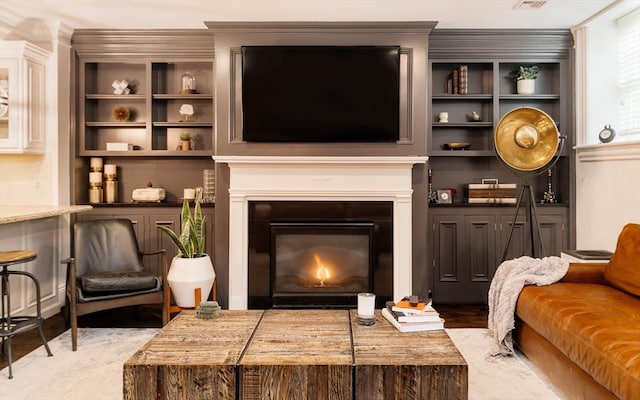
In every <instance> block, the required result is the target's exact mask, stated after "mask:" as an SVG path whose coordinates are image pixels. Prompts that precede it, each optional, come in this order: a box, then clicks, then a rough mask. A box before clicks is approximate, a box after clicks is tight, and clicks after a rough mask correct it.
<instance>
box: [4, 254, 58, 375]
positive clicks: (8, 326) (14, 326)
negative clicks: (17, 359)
mask: <svg viewBox="0 0 640 400" xmlns="http://www.w3.org/2000/svg"><path fill="white" fill-rule="evenodd" d="M35 258H36V253H34V252H33V251H29V250H14V251H0V267H2V271H0V276H1V277H2V285H1V288H2V298H1V299H0V337H2V354H3V355H4V348H5V347H4V342H5V340H6V341H7V344H8V346H7V347H8V350H7V358H8V360H9V379H12V378H13V374H12V372H11V338H12V337H13V336H14V335H17V334H18V333H22V332H25V331H28V330H30V329H33V328H38V331H39V332H40V338H41V339H42V342H43V343H44V348H45V349H46V350H47V355H48V356H49V357H51V356H52V355H53V354H51V350H49V345H48V344H47V339H46V338H45V337H44V332H43V330H42V322H43V320H42V315H41V313H40V283H39V282H38V280H37V279H36V277H35V276H34V275H33V274H31V273H29V272H25V271H9V269H8V267H9V265H13V264H20V263H26V262H29V261H32V260H35ZM10 275H22V276H26V277H28V278H30V279H31V280H32V281H33V283H34V284H35V286H36V316H35V317H34V316H20V315H15V316H11V290H9V276H10Z"/></svg>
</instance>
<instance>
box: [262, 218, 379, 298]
mask: <svg viewBox="0 0 640 400" xmlns="http://www.w3.org/2000/svg"><path fill="white" fill-rule="evenodd" d="M373 227H374V224H373V223H371V222H369V223H367V222H362V223H357V222H356V223H331V222H320V223H306V222H299V223H278V222H274V223H272V224H271V246H270V253H271V254H270V255H271V257H270V261H271V262H270V268H269V269H270V271H271V274H270V275H271V276H270V278H271V279H270V281H271V282H270V283H271V306H272V307H296V306H303V307H308V306H311V307H327V306H352V305H354V304H355V301H354V299H355V295H356V294H357V293H359V292H370V291H372V290H373V285H372V282H373V279H372V278H373V268H372V267H373V256H372V254H373Z"/></svg>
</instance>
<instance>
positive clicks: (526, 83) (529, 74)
mask: <svg viewBox="0 0 640 400" xmlns="http://www.w3.org/2000/svg"><path fill="white" fill-rule="evenodd" d="M538 70H539V68H538V66H537V65H529V66H524V65H521V66H520V67H518V69H516V70H515V71H513V72H512V73H511V76H512V77H513V78H514V79H515V80H516V87H517V92H518V94H533V93H534V92H535V90H536V81H535V80H536V78H537V77H538Z"/></svg>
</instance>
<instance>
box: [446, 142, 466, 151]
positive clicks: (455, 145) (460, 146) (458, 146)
mask: <svg viewBox="0 0 640 400" xmlns="http://www.w3.org/2000/svg"><path fill="white" fill-rule="evenodd" d="M469 147H471V143H466V142H450V143H446V144H445V145H444V148H445V150H447V149H448V150H465V149H468V148H469Z"/></svg>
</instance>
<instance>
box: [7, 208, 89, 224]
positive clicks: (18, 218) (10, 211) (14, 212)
mask: <svg viewBox="0 0 640 400" xmlns="http://www.w3.org/2000/svg"><path fill="white" fill-rule="evenodd" d="M92 208H93V207H91V206H22V205H0V225H2V224H11V223H14V222H23V221H30V220H34V219H41V218H49V217H57V216H59V215H64V214H71V213H77V212H82V211H88V210H91V209H92Z"/></svg>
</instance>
